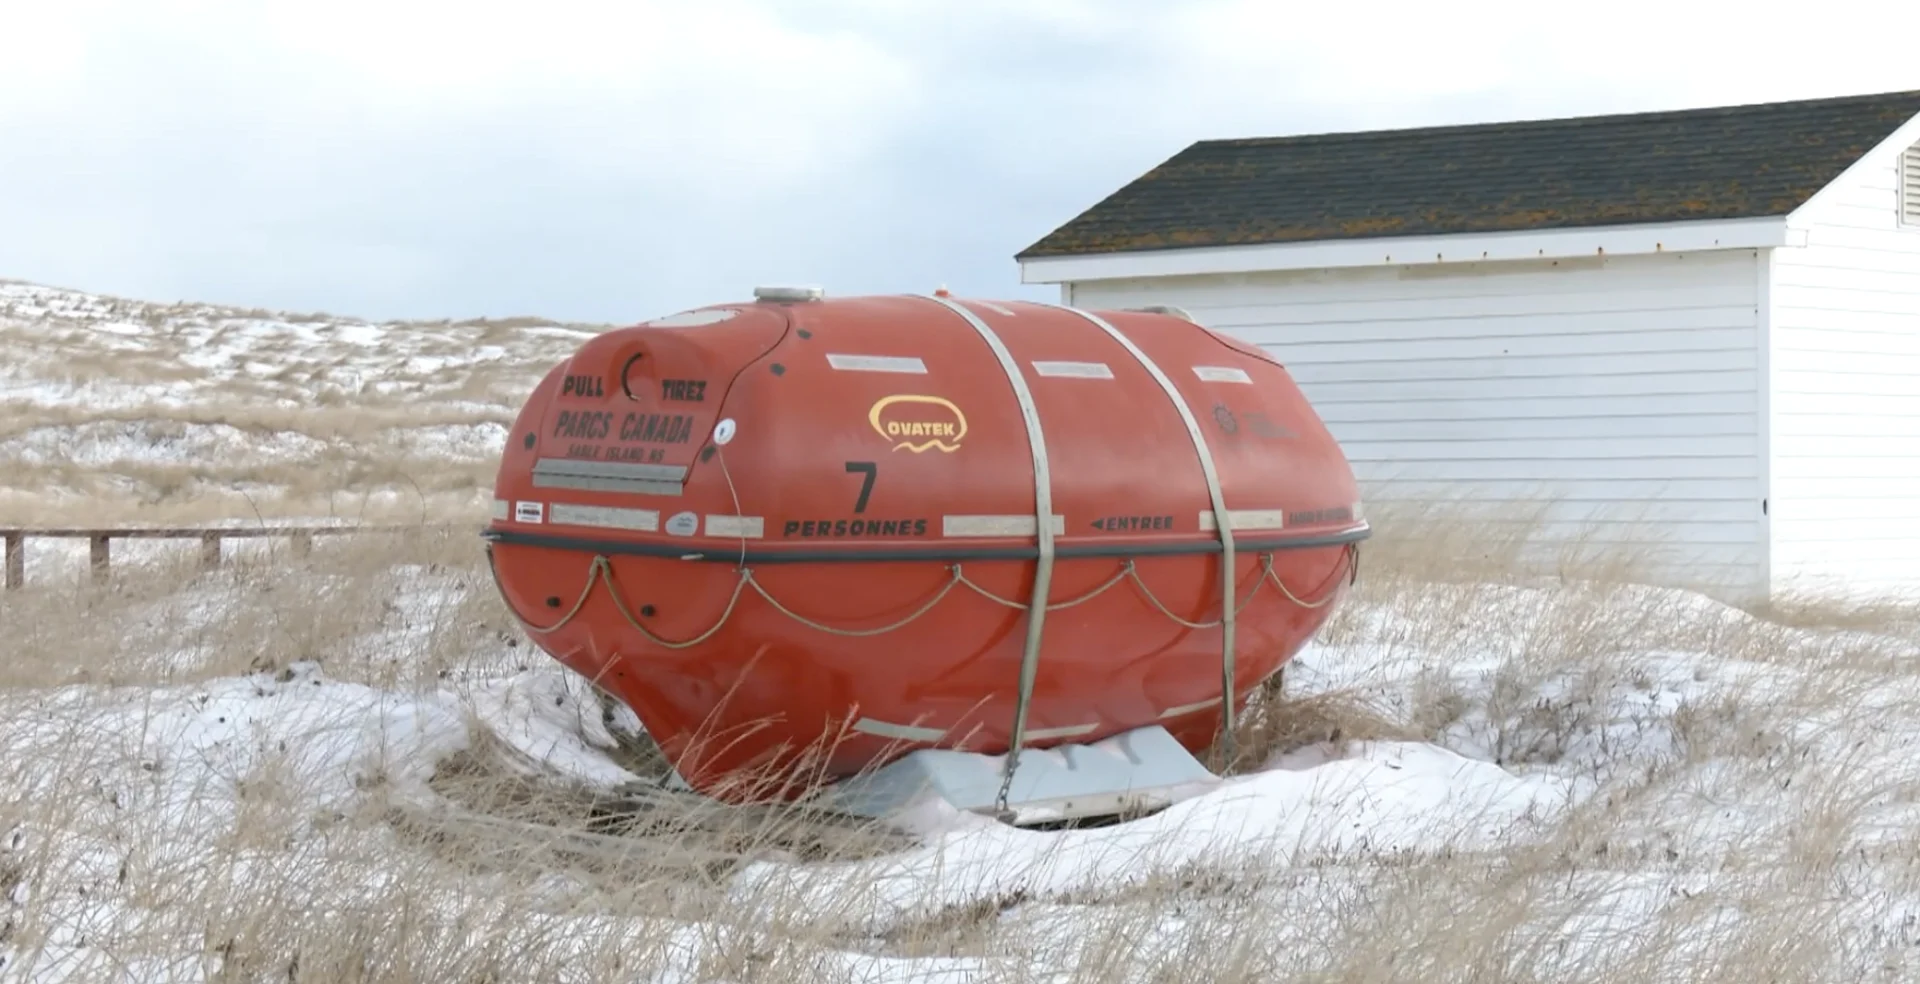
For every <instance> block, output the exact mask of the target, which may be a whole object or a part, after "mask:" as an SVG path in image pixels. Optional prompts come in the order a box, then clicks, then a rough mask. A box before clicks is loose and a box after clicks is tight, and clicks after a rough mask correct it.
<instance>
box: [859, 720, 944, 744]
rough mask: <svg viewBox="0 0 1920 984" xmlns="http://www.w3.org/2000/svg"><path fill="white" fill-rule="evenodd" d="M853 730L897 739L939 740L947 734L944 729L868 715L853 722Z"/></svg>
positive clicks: (878, 736)
mask: <svg viewBox="0 0 1920 984" xmlns="http://www.w3.org/2000/svg"><path fill="white" fill-rule="evenodd" d="M853 730H855V731H859V732H862V733H865V734H869V735H873V736H875V737H877V738H893V739H897V740H899V741H939V740H940V739H942V738H945V737H946V736H947V733H946V732H945V731H941V730H940V729H938V728H921V727H917V726H915V725H911V724H894V723H892V722H890V721H875V720H874V719H872V718H870V717H863V718H861V719H860V720H858V721H855V722H853Z"/></svg>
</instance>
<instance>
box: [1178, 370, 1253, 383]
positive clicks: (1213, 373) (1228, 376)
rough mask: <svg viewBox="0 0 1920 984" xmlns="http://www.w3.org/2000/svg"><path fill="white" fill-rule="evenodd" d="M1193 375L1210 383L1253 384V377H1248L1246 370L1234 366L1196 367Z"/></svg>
mask: <svg viewBox="0 0 1920 984" xmlns="http://www.w3.org/2000/svg"><path fill="white" fill-rule="evenodd" d="M1193 374H1194V375H1196V376H1199V377H1200V378H1201V379H1202V380H1204V381H1205V382H1209V383H1246V384H1248V385H1252V383H1253V377H1252V376H1249V375H1247V371H1246V370H1245V369H1238V368H1235V367H1233V366H1194V367H1193Z"/></svg>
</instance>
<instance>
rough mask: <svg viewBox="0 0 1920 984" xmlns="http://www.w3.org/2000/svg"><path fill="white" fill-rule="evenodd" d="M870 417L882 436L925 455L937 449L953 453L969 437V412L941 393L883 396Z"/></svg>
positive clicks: (868, 412)
mask: <svg viewBox="0 0 1920 984" xmlns="http://www.w3.org/2000/svg"><path fill="white" fill-rule="evenodd" d="M867 420H868V422H870V423H872V424H873V429H874V431H876V432H877V433H879V435H880V436H881V437H884V438H886V439H887V440H889V441H892V442H894V444H893V449H894V450H895V451H899V450H901V449H902V448H904V449H906V450H908V451H912V452H913V453H914V454H921V453H923V452H926V451H931V450H933V449H935V448H938V449H940V450H941V451H945V452H947V453H948V454H952V453H953V452H955V451H958V450H960V439H961V438H964V437H966V436H967V415H966V414H964V413H961V412H960V408H959V407H957V406H954V404H953V401H952V400H948V399H945V398H944V397H938V396H914V395H911V394H896V395H894V396H887V397H882V398H880V400H879V401H878V402H876V403H875V404H874V405H873V409H872V410H869V411H867Z"/></svg>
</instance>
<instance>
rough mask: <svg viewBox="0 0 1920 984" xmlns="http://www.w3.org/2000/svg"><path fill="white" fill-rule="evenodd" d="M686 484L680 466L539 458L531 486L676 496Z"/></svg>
mask: <svg viewBox="0 0 1920 984" xmlns="http://www.w3.org/2000/svg"><path fill="white" fill-rule="evenodd" d="M686 480H687V469H686V468H685V467H683V466H680V465H638V464H631V463H628V462H623V461H576V460H574V459H571V458H541V459H540V460H538V461H536V462H534V463H533V484H534V486H535V487H536V488H543V489H578V490H580V491H582V492H628V493H632V494H635V495H679V494H680V491H681V488H680V486H681V484H682V483H684V482H685V481H686Z"/></svg>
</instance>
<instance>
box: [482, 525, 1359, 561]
mask: <svg viewBox="0 0 1920 984" xmlns="http://www.w3.org/2000/svg"><path fill="white" fill-rule="evenodd" d="M1372 535H1373V528H1372V527H1370V526H1358V527H1355V528H1353V529H1348V530H1341V531H1340V532H1338V533H1319V534H1314V535H1311V536H1268V537H1238V536H1236V537H1234V539H1233V543H1234V549H1235V550H1236V551H1240V550H1245V551H1249V552H1252V553H1264V552H1267V551H1276V550H1309V549H1312V548H1314V547H1337V546H1343V545H1345V544H1349V543H1359V542H1360V541H1361V540H1365V539H1366V538H1368V537H1369V536H1372ZM480 537H481V539H484V540H486V541H487V542H488V543H504V544H508V545H512V546H522V547H552V548H554V549H557V550H579V551H582V552H586V553H601V554H615V555H621V554H624V555H627V556H637V557H669V558H673V559H675V560H692V561H704V562H707V563H717V564H718V563H724V564H737V563H742V562H744V563H748V564H836V563H837V564H866V563H873V562H876V561H880V562H888V561H892V562H901V563H913V562H919V563H925V562H927V561H934V560H942V561H948V560H1034V559H1036V558H1038V557H1039V556H1040V550H1039V548H1038V547H1029V546H1022V547H964V546H956V545H954V544H951V543H942V544H940V545H939V546H927V547H865V546H858V545H852V544H850V545H848V546H844V547H825V548H819V547H816V548H813V549H801V550H753V549H748V550H747V551H746V553H745V554H744V555H743V554H742V553H741V552H740V549H739V548H738V547H720V548H711V547H705V548H703V547H696V546H693V545H692V544H688V545H686V546H680V545H677V544H672V543H634V542H632V541H629V540H598V539H593V538H591V537H583V536H568V535H565V534H554V533H526V532H522V531H520V530H500V529H488V530H486V531H485V532H482V533H481V534H480ZM1219 552H1220V541H1219V540H1193V541H1190V542H1187V543H1131V544H1121V543H1114V544H1106V543H1071V544H1068V543H1063V544H1061V545H1060V546H1059V547H1057V548H1055V551H1054V555H1055V556H1057V557H1061V558H1075V557H1168V556H1174V557H1179V556H1192V555H1197V554H1217V553H1219Z"/></svg>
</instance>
